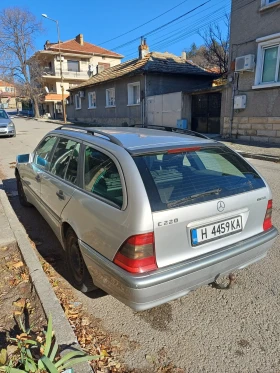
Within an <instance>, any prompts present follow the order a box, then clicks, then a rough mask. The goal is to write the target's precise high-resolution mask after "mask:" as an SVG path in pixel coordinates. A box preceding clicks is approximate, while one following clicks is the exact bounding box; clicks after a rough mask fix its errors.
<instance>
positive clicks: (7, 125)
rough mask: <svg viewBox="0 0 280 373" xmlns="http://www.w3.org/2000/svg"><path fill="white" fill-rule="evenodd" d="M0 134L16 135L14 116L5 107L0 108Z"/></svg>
mask: <svg viewBox="0 0 280 373" xmlns="http://www.w3.org/2000/svg"><path fill="white" fill-rule="evenodd" d="M0 136H10V137H15V136H16V128H15V124H14V122H13V121H12V117H10V116H9V114H8V113H7V112H6V110H4V109H0Z"/></svg>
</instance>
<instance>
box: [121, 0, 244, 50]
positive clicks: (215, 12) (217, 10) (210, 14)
mask: <svg viewBox="0 0 280 373" xmlns="http://www.w3.org/2000/svg"><path fill="white" fill-rule="evenodd" d="M242 1H243V0H242ZM219 5H221V3H220V2H219V3H217V4H215V5H214V6H211V7H208V8H206V9H204V10H201V11H200V12H198V13H196V15H195V16H197V15H199V14H201V13H204V12H205V11H207V10H209V9H213V8H214V7H215V6H219ZM229 6H230V3H228V4H227V5H225V6H222V7H220V8H218V9H215V10H214V11H213V12H211V13H209V14H207V15H206V16H203V17H200V18H198V19H196V20H195V22H194V23H191V24H188V25H185V26H181V27H179V28H176V29H173V30H172V31H170V32H169V33H165V34H163V35H162V36H158V37H156V38H152V39H149V44H152V42H154V41H156V40H158V39H161V41H162V37H165V36H167V35H168V36H169V37H171V36H172V35H174V36H175V35H176V34H178V33H179V32H176V31H178V30H183V31H184V30H186V27H188V28H189V27H192V26H193V25H196V24H197V22H198V21H200V20H204V19H205V18H206V17H207V20H209V17H210V16H212V15H217V13H218V12H219V11H221V10H223V9H225V12H227V11H228V10H229V9H228V8H229ZM189 18H193V16H189V17H186V18H185V19H183V20H181V21H179V22H177V23H176V24H179V23H182V22H185V21H186V20H188V19H189ZM169 27H172V25H169V26H167V27H166V28H165V29H164V30H166V29H167V28H169ZM160 31H161V30H158V31H156V32H154V34H156V33H158V32H160ZM135 41H139V39H138V38H137V39H136V40H135ZM161 41H160V42H161ZM157 44H158V43H157ZM135 50H136V48H135V47H133V48H129V49H128V50H127V49H126V50H125V51H124V52H123V54H125V55H126V57H127V56H131V55H133V54H134V53H131V52H132V51H135ZM127 53H128V55H127Z"/></svg>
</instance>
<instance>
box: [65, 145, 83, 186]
mask: <svg viewBox="0 0 280 373" xmlns="http://www.w3.org/2000/svg"><path fill="white" fill-rule="evenodd" d="M79 152H80V144H76V145H75V147H74V149H73V152H72V157H71V158H70V161H69V163H68V167H67V171H66V174H65V180H67V181H69V182H70V183H72V184H75V185H76V184H77V180H78V179H77V177H78V160H79Z"/></svg>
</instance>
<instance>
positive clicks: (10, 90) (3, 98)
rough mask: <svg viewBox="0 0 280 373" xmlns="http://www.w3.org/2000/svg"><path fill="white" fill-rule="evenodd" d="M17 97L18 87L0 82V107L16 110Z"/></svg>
mask: <svg viewBox="0 0 280 373" xmlns="http://www.w3.org/2000/svg"><path fill="white" fill-rule="evenodd" d="M16 96H17V92H16V86H15V85H14V84H12V83H8V82H5V81H3V80H0V106H3V107H10V108H16V105H17V100H16Z"/></svg>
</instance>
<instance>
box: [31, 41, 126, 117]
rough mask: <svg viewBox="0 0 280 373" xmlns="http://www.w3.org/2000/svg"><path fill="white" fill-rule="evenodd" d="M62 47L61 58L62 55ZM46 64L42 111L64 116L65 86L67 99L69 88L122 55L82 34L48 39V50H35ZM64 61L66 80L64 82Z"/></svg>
mask: <svg viewBox="0 0 280 373" xmlns="http://www.w3.org/2000/svg"><path fill="white" fill-rule="evenodd" d="M59 49H60V51H61V61H60V57H59ZM35 56H36V58H38V59H39V61H40V65H41V68H42V72H41V74H42V85H43V86H44V87H45V90H46V95H45V97H44V99H43V100H42V102H41V108H40V109H41V114H45V115H48V116H50V117H52V118H61V117H62V103H61V101H62V89H61V87H62V86H63V87H64V99H67V97H68V96H69V93H68V91H67V90H68V89H69V88H73V87H75V86H77V85H79V84H80V83H82V82H84V81H86V80H88V79H89V78H90V77H91V76H92V75H94V74H95V73H96V72H98V71H99V72H101V71H103V70H105V69H108V68H110V67H111V66H115V65H118V64H119V63H120V62H121V59H122V58H123V56H122V55H120V54H117V53H115V52H112V51H110V50H107V49H104V48H101V47H99V46H97V45H94V44H91V43H88V42H86V41H84V37H83V35H82V34H79V35H77V36H76V38H75V39H72V40H68V41H65V42H61V43H60V46H59V44H58V43H50V42H49V41H47V42H46V43H45V45H44V50H42V51H39V52H37V53H36V54H35ZM60 62H61V67H62V76H63V83H61V74H60Z"/></svg>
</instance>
